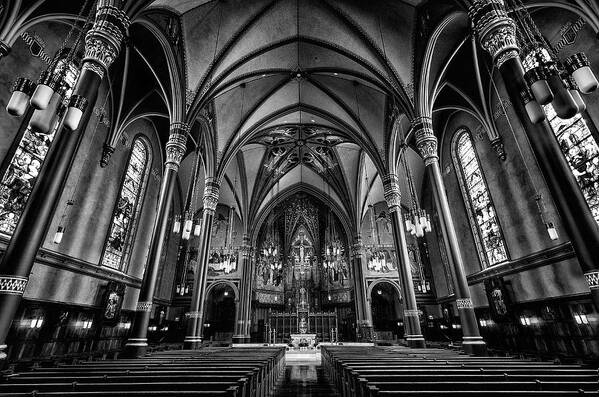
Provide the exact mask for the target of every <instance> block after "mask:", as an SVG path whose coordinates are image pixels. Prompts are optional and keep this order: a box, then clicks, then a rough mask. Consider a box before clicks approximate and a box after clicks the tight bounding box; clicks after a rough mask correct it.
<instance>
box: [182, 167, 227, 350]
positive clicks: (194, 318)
mask: <svg viewBox="0 0 599 397" xmlns="http://www.w3.org/2000/svg"><path fill="white" fill-rule="evenodd" d="M218 188H219V187H218V184H216V183H215V182H212V180H211V179H209V180H207V181H206V187H205V191H204V210H203V211H202V231H201V233H200V244H199V247H198V271H197V274H196V279H195V281H194V286H193V294H192V296H191V307H190V309H189V322H188V323H187V324H188V325H187V336H185V340H184V341H183V346H184V347H185V348H186V349H199V348H200V347H201V346H202V337H203V326H204V313H205V309H206V308H205V303H206V281H207V277H208V256H209V253H210V240H211V237H212V221H213V219H214V212H215V210H216V205H217V204H218V195H219V190H218Z"/></svg>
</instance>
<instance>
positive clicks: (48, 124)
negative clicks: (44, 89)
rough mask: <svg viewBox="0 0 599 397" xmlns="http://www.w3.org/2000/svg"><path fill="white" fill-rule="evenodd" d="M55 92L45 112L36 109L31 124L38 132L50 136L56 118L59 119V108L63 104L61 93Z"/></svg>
mask: <svg viewBox="0 0 599 397" xmlns="http://www.w3.org/2000/svg"><path fill="white" fill-rule="evenodd" d="M52 92H53V95H52V97H51V99H50V100H49V101H48V104H47V105H46V107H44V109H43V110H39V109H36V110H35V111H34V112H33V115H32V116H31V121H30V122H29V124H30V125H31V128H33V129H34V130H35V131H36V132H39V133H41V134H48V133H50V130H51V129H52V127H53V125H54V123H55V122H56V118H57V117H58V114H57V112H58V107H59V106H60V105H61V102H62V95H61V93H59V92H54V91H52Z"/></svg>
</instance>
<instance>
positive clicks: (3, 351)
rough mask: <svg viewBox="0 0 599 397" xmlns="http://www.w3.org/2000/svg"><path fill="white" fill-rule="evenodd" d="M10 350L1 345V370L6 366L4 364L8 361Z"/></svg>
mask: <svg viewBox="0 0 599 397" xmlns="http://www.w3.org/2000/svg"><path fill="white" fill-rule="evenodd" d="M7 348H8V346H7V345H0V368H2V367H3V366H4V365H3V364H4V362H5V361H6V359H7V358H8V355H7V354H6V349H7Z"/></svg>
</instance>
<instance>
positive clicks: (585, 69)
mask: <svg viewBox="0 0 599 397" xmlns="http://www.w3.org/2000/svg"><path fill="white" fill-rule="evenodd" d="M565 65H566V70H567V72H568V73H570V74H571V75H572V78H574V81H576V85H578V88H579V89H580V92H582V93H583V94H588V93H590V92H592V91H595V90H596V89H597V87H598V86H599V82H598V81H597V78H596V77H595V74H594V73H593V70H592V69H591V68H590V63H589V60H588V58H587V56H586V54H585V53H584V52H579V53H576V54H574V55H572V56H570V57H568V58H567V59H566V60H565Z"/></svg>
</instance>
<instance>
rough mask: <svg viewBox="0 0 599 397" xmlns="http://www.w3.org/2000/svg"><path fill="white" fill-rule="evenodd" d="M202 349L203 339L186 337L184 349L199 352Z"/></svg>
mask: <svg viewBox="0 0 599 397" xmlns="http://www.w3.org/2000/svg"><path fill="white" fill-rule="evenodd" d="M201 347H202V338H200V337H198V336H186V337H185V340H184V341H183V349H185V350H199V349H200V348H201Z"/></svg>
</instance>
